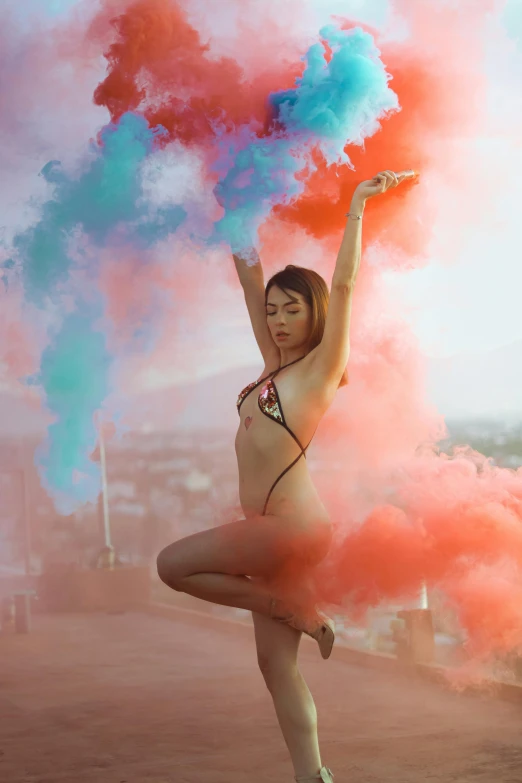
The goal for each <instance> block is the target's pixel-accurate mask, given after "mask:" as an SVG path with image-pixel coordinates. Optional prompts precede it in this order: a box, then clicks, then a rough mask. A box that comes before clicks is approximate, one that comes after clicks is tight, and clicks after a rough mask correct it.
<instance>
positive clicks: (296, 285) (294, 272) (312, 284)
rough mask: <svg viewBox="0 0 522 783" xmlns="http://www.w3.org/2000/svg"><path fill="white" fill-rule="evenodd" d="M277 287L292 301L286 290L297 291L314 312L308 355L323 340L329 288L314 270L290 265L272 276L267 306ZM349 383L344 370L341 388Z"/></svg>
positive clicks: (266, 298) (307, 349)
mask: <svg viewBox="0 0 522 783" xmlns="http://www.w3.org/2000/svg"><path fill="white" fill-rule="evenodd" d="M274 285H276V286H277V287H278V288H280V289H281V290H282V291H284V292H285V294H286V295H287V296H289V297H290V299H292V298H293V297H292V295H291V294H290V293H289V292H288V291H287V290H286V289H290V290H291V291H296V292H297V293H298V294H301V296H302V297H303V299H304V300H305V302H307V304H308V305H310V308H311V311H312V329H311V331H310V337H309V338H308V343H307V346H306V353H310V351H312V350H313V349H314V348H315V347H316V346H317V345H319V343H320V342H321V340H322V339H323V333H324V327H325V324H326V314H327V312H328V303H329V301H330V293H329V291H328V286H327V285H326V283H325V281H324V279H323V278H322V277H321V275H320V274H318V273H317V272H314V270H313V269H306V267H304V266H295V265H294V264H288V265H287V266H286V267H285V268H284V269H282V270H281V271H280V272H276V274H275V275H272V277H271V278H270V280H269V281H268V283H267V284H266V287H265V306H266V303H267V301H268V292H269V291H270V289H271V288H272V286H274ZM347 383H348V374H347V372H346V370H344V372H343V375H342V377H341V381H340V383H339V387H341V386H346V384H347Z"/></svg>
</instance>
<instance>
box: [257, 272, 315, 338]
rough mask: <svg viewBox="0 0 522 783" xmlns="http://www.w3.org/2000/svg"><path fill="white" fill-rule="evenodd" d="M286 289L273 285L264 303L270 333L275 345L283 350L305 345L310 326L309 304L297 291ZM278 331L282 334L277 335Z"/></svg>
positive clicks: (310, 312) (310, 313)
mask: <svg viewBox="0 0 522 783" xmlns="http://www.w3.org/2000/svg"><path fill="white" fill-rule="evenodd" d="M287 291H288V293H287V294H285V292H284V291H282V290H281V289H280V288H278V287H277V286H276V285H273V286H272V287H271V288H270V290H269V292H268V298H267V305H266V320H267V323H268V328H269V329H270V334H271V335H272V339H273V341H274V342H275V344H276V345H277V347H278V348H280V349H281V350H283V351H284V352H288V351H289V350H295V349H297V348H300V347H303V346H305V345H306V343H307V341H308V338H309V336H310V330H311V328H312V311H311V308H310V305H309V304H307V302H305V300H304V298H303V297H302V296H301V294H298V293H297V291H292V290H290V289H287ZM290 297H291V298H290ZM279 332H283V333H284V334H282V335H279V334H278V333H279Z"/></svg>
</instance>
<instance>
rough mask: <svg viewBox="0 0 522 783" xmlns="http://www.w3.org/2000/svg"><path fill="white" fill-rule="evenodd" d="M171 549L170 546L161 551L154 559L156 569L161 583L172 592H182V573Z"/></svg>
mask: <svg viewBox="0 0 522 783" xmlns="http://www.w3.org/2000/svg"><path fill="white" fill-rule="evenodd" d="M171 547H172V544H171V545H170V546H167V547H165V549H162V550H161V552H160V553H159V555H158V556H157V558H156V568H157V571H158V576H159V578H160V579H161V581H162V582H164V583H165V584H166V585H168V586H169V587H171V588H172V589H173V590H178V591H180V592H182V586H181V583H182V580H183V572H182V570H181V567H180V564H179V563H178V562H177V559H176V557H175V555H174V553H173V551H172V548H171Z"/></svg>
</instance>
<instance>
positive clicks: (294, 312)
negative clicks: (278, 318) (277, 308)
mask: <svg viewBox="0 0 522 783" xmlns="http://www.w3.org/2000/svg"><path fill="white" fill-rule="evenodd" d="M286 312H287V313H292V315H296V314H297V313H299V312H300V310H287V311H286ZM267 315H276V313H267Z"/></svg>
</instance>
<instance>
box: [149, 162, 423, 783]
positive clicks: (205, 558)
mask: <svg viewBox="0 0 522 783" xmlns="http://www.w3.org/2000/svg"><path fill="white" fill-rule="evenodd" d="M407 176H411V172H401V173H400V174H398V175H396V174H394V172H392V171H381V172H380V173H379V174H378V175H377V176H376V177H374V178H373V179H372V180H366V181H364V182H362V183H361V184H360V185H358V186H357V188H356V189H355V192H354V194H353V198H352V202H351V205H350V212H348V213H347V217H348V221H347V225H346V230H345V233H344V237H343V240H342V244H341V248H340V250H339V255H338V257H337V262H336V266H335V271H334V274H333V279H332V285H331V294H330V298H329V302H328V289H327V287H326V284H325V282H324V280H323V279H322V278H321V277H320V276H319V275H318V274H317V273H315V272H312V271H311V270H308V269H302V268H300V267H293V266H289V267H287V268H286V269H285V270H283V271H282V272H279V273H278V274H276V275H274V277H272V278H271V279H270V280H269V282H268V284H267V286H266V290H265V287H264V283H263V272H262V268H261V264H260V263H256V264H254V265H253V266H248V265H247V264H246V263H245V260H244V257H242V256H239V255H235V256H234V261H235V264H236V268H237V271H238V274H239V279H240V282H241V284H242V287H243V290H244V293H245V300H246V304H247V308H248V312H249V314H250V318H251V322H252V327H253V329H254V334H255V337H256V340H257V343H258V345H259V348H260V350H261V353H262V355H263V359H264V362H265V368H264V371H263V373H262V375H261V378H260V379H259V380H258V381H256V382H254V383H251V384H250V385H249V386H247V387H246V389H244V390H243V391H242V392H241V393H240V395H239V399H238V402H237V405H238V411H239V415H240V424H239V429H238V433H237V436H236V453H237V459H238V467H239V495H240V502H241V507H242V509H243V513H244V515H245V518H244V519H242V520H240V521H238V522H232V523H230V524H227V525H221V526H219V527H216V528H213V529H211V530H206V531H203V532H201V533H196V534H194V535H191V536H188V537H187V538H184V539H182V540H181V541H177V542H175V543H174V544H171V545H170V546H167V547H166V548H165V549H163V550H162V552H160V554H159V556H158V561H157V565H158V574H159V576H160V578H161V579H162V580H163V582H165V583H166V584H167V585H169V586H170V587H171V588H172V589H174V590H179V591H181V592H185V593H188V594H190V595H193V596H196V597H198V598H201V599H203V600H205V601H212V602H214V603H217V604H222V605H224V606H235V607H238V608H241V609H248V610H250V611H251V612H252V616H253V619H254V628H255V639H256V646H257V657H258V662H259V666H260V669H261V671H262V673H263V676H264V679H265V682H266V685H267V687H268V690H269V691H270V694H271V695H272V698H273V702H274V706H275V710H276V714H277V718H278V720H279V724H280V727H281V731H282V733H283V736H284V739H285V742H286V744H287V747H288V750H289V752H290V756H291V759H292V763H293V766H294V772H295V780H296V781H300V783H305V781H314V780H322V781H323V782H324V783H331V781H332V780H333V777H332V773H331V771H330V770H329V769H328V768H327V767H325V766H322V762H321V756H320V752H319V743H318V738H317V713H316V709H315V704H314V701H313V699H312V696H311V694H310V691H309V690H308V687H307V685H306V683H305V681H304V679H303V677H302V675H301V673H300V671H299V669H298V664H297V652H298V648H299V642H300V639H301V635H302V633H303V632H305V633H307V634H308V635H310V636H312V637H313V638H314V639H315V640H316V641H317V642H318V645H319V649H320V652H321V655H322V656H323V658H328V656H329V655H330V652H331V649H332V645H333V642H334V626H333V622H332V621H331V620H330V619H329V618H327V617H325V616H324V615H322V614H320V613H319V612H317V610H316V609H315V607H314V608H313V609H312V610H311V611H310V610H309V601H308V603H307V598H309V595H310V594H309V593H308V592H307V580H308V579H309V577H310V574H311V570H312V569H313V568H314V567H315V566H316V565H317V564H318V563H319V562H321V560H323V558H324V557H325V555H326V554H327V552H328V548H329V545H330V541H331V535H332V530H331V522H330V519H329V517H328V514H327V512H326V509H325V507H324V506H323V504H322V503H321V500H320V498H319V496H318V494H317V491H316V489H315V487H314V485H313V483H312V481H311V479H310V475H309V473H308V469H307V466H306V459H305V451H306V448H307V447H308V446H306V447H305V446H303V444H309V443H310V441H311V439H312V437H313V434H314V432H315V430H316V428H317V426H318V424H319V422H320V420H321V418H322V416H323V415H324V413H325V411H326V410H327V409H328V407H329V405H330V404H331V402H332V400H333V397H334V395H335V392H336V391H337V389H338V388H339V386H340V385H344V383H346V382H347V379H346V371H345V368H346V364H347V361H348V354H349V350H350V343H349V324H350V313H351V306H352V294H353V288H354V283H355V279H356V276H357V271H358V268H359V263H360V254H361V226H362V215H363V211H364V206H365V203H366V201H367V199H369V198H371V197H373V196H376V195H378V194H382V193H384V192H385V191H386V190H388V189H389V188H392V187H396V186H397V185H398V184H399V183H400V182H401V181H402V180H403V179H404V178H405V177H407ZM327 310H328V313H327V315H326V311H327ZM276 375H277V379H278V380H277V387H276V386H275V383H274V378H275V377H276ZM254 391H255V393H253V392H254Z"/></svg>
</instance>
